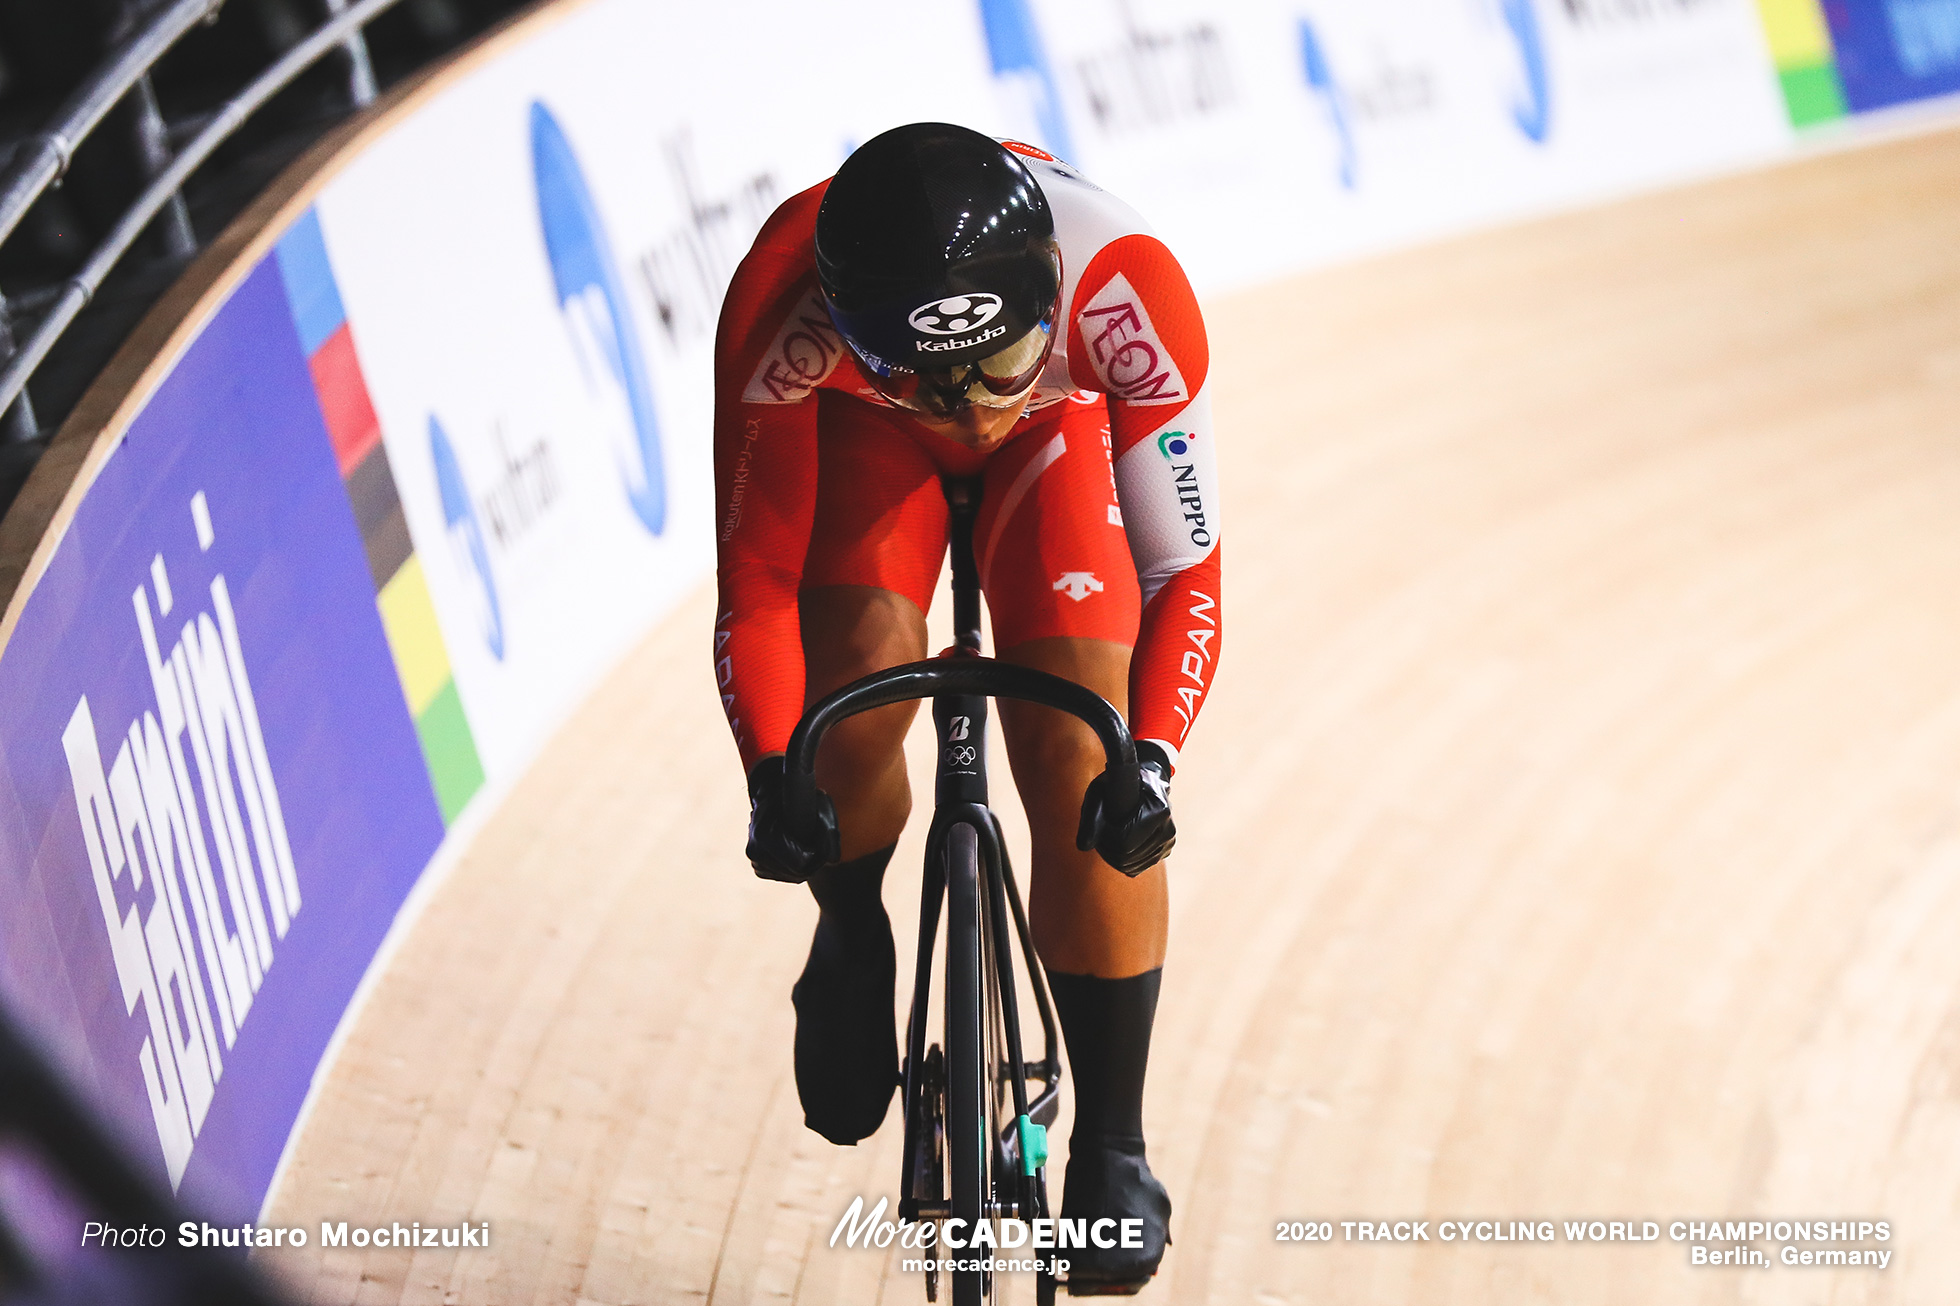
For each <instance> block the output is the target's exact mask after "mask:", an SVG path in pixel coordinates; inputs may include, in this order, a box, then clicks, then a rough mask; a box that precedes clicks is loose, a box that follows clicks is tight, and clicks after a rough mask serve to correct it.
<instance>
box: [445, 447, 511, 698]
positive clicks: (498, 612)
mask: <svg viewBox="0 0 1960 1306" xmlns="http://www.w3.org/2000/svg"><path fill="white" fill-rule="evenodd" d="M429 457H430V459H431V460H432V461H433V462H434V463H435V468H436V492H437V493H438V494H439V495H440V496H441V498H442V522H443V529H444V531H445V533H446V534H447V535H448V537H449V552H450V556H451V557H452V558H453V559H454V560H455V563H456V574H457V575H458V576H459V577H461V578H462V580H463V583H464V585H465V587H466V588H467V590H468V595H469V601H470V607H471V610H472V611H473V613H474V615H475V617H476V628H477V630H478V631H479V632H480V633H481V634H482V636H483V642H484V644H485V646H487V647H488V648H489V650H490V656H492V657H494V658H496V659H497V661H499V662H501V661H503V660H504V613H503V607H502V605H500V604H499V603H498V602H497V582H496V579H495V578H494V577H493V576H492V575H491V573H490V549H489V546H488V545H487V544H486V543H485V542H484V538H483V526H482V523H480V522H479V521H478V520H477V516H476V505H475V504H474V503H473V502H471V500H470V487H469V482H467V481H465V480H464V479H463V465H462V463H461V462H459V461H458V460H457V458H456V450H455V447H454V446H452V445H451V444H450V443H449V437H448V435H446V434H445V433H444V432H443V429H442V423H441V422H438V421H437V420H436V417H435V414H434V413H431V414H429Z"/></svg>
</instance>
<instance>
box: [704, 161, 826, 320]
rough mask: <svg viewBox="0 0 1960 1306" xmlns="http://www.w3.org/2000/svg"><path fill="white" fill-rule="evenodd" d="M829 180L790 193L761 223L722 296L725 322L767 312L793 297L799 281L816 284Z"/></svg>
mask: <svg viewBox="0 0 1960 1306" xmlns="http://www.w3.org/2000/svg"><path fill="white" fill-rule="evenodd" d="M829 184H830V182H829V180H828V179H826V180H824V181H821V182H819V183H817V184H816V185H815V186H812V187H810V188H809V189H808V190H805V191H799V192H798V193H796V194H794V195H792V196H790V197H789V198H788V199H786V200H784V201H783V202H782V203H781V204H778V205H777V206H776V211H775V212H774V213H771V214H770V215H769V218H768V220H767V221H765V222H764V223H763V224H762V229H761V230H760V231H758V232H757V233H756V237H755V241H754V243H753V244H751V245H750V246H749V251H748V253H747V254H745V255H743V256H742V261H741V263H740V264H738V265H737V266H736V268H735V275H734V276H733V277H732V278H730V280H729V284H728V293H727V296H726V297H725V298H724V299H723V301H722V317H723V319H724V321H726V320H727V319H728V318H729V317H730V316H738V317H747V316H753V315H755V314H761V313H768V312H769V311H770V310H771V309H772V308H773V307H775V306H778V305H780V304H782V303H783V301H784V300H786V299H789V298H794V297H795V292H796V291H797V290H799V289H800V288H801V287H802V285H803V283H805V282H809V283H811V284H815V281H816V275H817V253H816V229H817V208H818V206H819V205H821V204H822V203H823V192H824V188H825V187H826V186H828V185H829Z"/></svg>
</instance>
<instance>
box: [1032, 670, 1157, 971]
mask: <svg viewBox="0 0 1960 1306" xmlns="http://www.w3.org/2000/svg"><path fill="white" fill-rule="evenodd" d="M1000 656H1001V659H1002V660H1003V661H1007V662H1018V663H1020V664H1021V665H1022V666H1029V667H1035V668H1038V669H1039V670H1042V671H1047V672H1051V673H1053V674H1054V675H1058V676H1062V677H1065V678H1066V679H1069V680H1073V681H1075V682H1076V683H1077V684H1080V685H1086V686H1088V687H1089V688H1090V689H1093V690H1095V691H1096V692H1097V693H1098V694H1101V695H1102V696H1103V697H1104V698H1106V699H1108V700H1109V701H1110V702H1111V703H1113V704H1115V706H1116V708H1117V710H1118V711H1122V710H1124V709H1125V708H1126V706H1127V700H1128V697H1129V693H1128V690H1129V678H1130V650H1129V649H1128V648H1126V647H1124V646H1123V645H1121V644H1118V643H1115V642H1113V641H1110V640H1101V639H1082V638H1077V637H1073V636H1055V637H1051V638H1046V639H1032V640H1028V641H1026V642H1024V643H1021V644H1017V645H1015V646H1014V647H1013V648H1009V649H1004V650H1002V651H1001V654H1000ZM1000 715H1001V727H1002V730H1003V732H1004V734H1005V736H1006V742H1007V756H1008V762H1009V764H1010V765H1011V766H1012V767H1013V770H1014V781H1015V784H1016V785H1017V786H1018V788H1019V789H1020V792H1021V803H1022V805H1023V806H1024V807H1025V808H1026V810H1027V814H1028V826H1029V833H1030V835H1031V836H1032V843H1033V860H1034V865H1033V866H1032V868H1031V874H1030V879H1031V882H1032V883H1031V886H1030V888H1029V908H1028V910H1029V916H1030V920H1029V925H1030V927H1031V928H1032V929H1033V931H1034V938H1035V947H1036V948H1037V949H1038V950H1039V951H1040V953H1041V959H1042V961H1043V962H1044V963H1045V964H1046V965H1047V966H1048V968H1049V969H1051V970H1058V971H1065V972H1068V973H1069V974H1073V975H1093V976H1096V977H1098V978H1101V979H1125V978H1128V977H1129V976H1132V975H1140V974H1142V973H1143V972H1145V971H1148V970H1154V969H1156V968H1157V967H1159V966H1161V965H1163V964H1164V950H1165V946H1166V943H1167V941H1168V939H1169V932H1170V892H1169V888H1168V882H1167V880H1166V877H1165V874H1164V864H1163V863H1162V862H1159V863H1158V864H1157V865H1155V866H1153V867H1151V868H1150V869H1149V870H1147V871H1145V872H1143V873H1142V874H1141V875H1139V876H1137V877H1136V878H1135V879H1130V878H1129V877H1128V876H1126V875H1124V874H1122V873H1121V872H1120V871H1117V870H1115V869H1113V868H1111V867H1110V866H1109V865H1108V864H1107V863H1106V862H1104V861H1103V860H1102V858H1101V857H1099V856H1097V855H1096V853H1094V852H1093V851H1091V852H1086V853H1085V852H1078V851H1077V850H1076V847H1075V831H1076V825H1077V822H1078V821H1079V820H1080V819H1081V814H1082V791H1083V790H1084V789H1085V788H1087V787H1088V784H1089V782H1090V781H1091V780H1093V779H1095V777H1096V776H1097V775H1098V774H1099V773H1100V772H1101V771H1102V769H1103V752H1102V745H1101V744H1099V743H1097V742H1096V736H1095V733H1094V732H1093V731H1091V730H1090V729H1089V727H1088V726H1086V725H1084V724H1083V723H1082V722H1080V721H1078V720H1077V719H1076V718H1074V717H1072V716H1069V715H1068V714H1067V713H1065V712H1058V711H1056V710H1055V709H1053V708H1047V707H1040V706H1038V705H1036V704H1032V703H1019V702H1014V701H1012V700H1009V699H1002V700H1001V701H1000Z"/></svg>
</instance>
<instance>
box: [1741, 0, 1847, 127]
mask: <svg viewBox="0 0 1960 1306" xmlns="http://www.w3.org/2000/svg"><path fill="white" fill-rule="evenodd" d="M1756 7H1757V8H1758V9H1760V10H1761V11H1762V15H1763V30H1764V31H1765V32H1766V33H1767V34H1768V36H1769V50H1770V56H1771V57H1772V58H1773V59H1775V61H1776V76H1777V80H1778V81H1780V82H1781V83H1782V84H1783V104H1784V107H1785V108H1787V109H1788V110H1789V111H1790V124H1791V126H1793V127H1809V126H1813V125H1814V124H1817V123H1822V122H1832V121H1835V120H1836V119H1839V118H1842V117H1844V115H1845V101H1844V80H1843V78H1841V77H1840V76H1839V75H1838V64H1837V50H1836V48H1835V47H1834V46H1833V45H1832V43H1831V28H1830V24H1829V23H1828V22H1826V21H1825V18H1824V6H1823V5H1822V3H1820V0H1756Z"/></svg>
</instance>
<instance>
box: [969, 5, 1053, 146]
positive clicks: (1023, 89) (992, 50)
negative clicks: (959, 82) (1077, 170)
mask: <svg viewBox="0 0 1960 1306" xmlns="http://www.w3.org/2000/svg"><path fill="white" fill-rule="evenodd" d="M980 24H981V26H982V27H983V28H984V29H985V30H986V33H987V56H988V58H989V59H990V60H991V61H992V63H993V68H994V84H995V85H996V86H998V87H1000V88H1001V90H1002V91H1003V92H1004V93H1005V94H1006V95H1007V96H1008V97H1009V98H1010V99H1011V100H1013V101H1018V103H1017V104H1016V105H1014V106H1013V107H1016V108H1020V109H1021V110H1022V111H1023V112H1024V113H1025V114H1026V116H1027V118H1028V119H1029V121H1030V125H1032V126H1033V127H1034V128H1035V131H1036V134H1037V135H1039V136H1040V138H1041V144H1042V145H1043V146H1044V147H1045V148H1046V149H1047V150H1048V151H1049V152H1050V153H1053V154H1059V155H1060V156H1062V157H1063V158H1064V159H1072V158H1074V157H1075V147H1074V144H1073V142H1071V141H1070V140H1069V131H1068V117H1067V115H1066V114H1064V113H1063V111H1062V94H1061V91H1060V89H1059V88H1058V87H1057V85H1056V83H1055V73H1054V69H1053V68H1052V67H1050V65H1049V63H1048V52H1047V50H1046V49H1044V48H1043V46H1042V42H1041V28H1040V26H1039V25H1038V24H1037V23H1036V22H1035V18H1034V11H1033V10H1032V8H1031V7H1030V4H1029V0H980Z"/></svg>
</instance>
